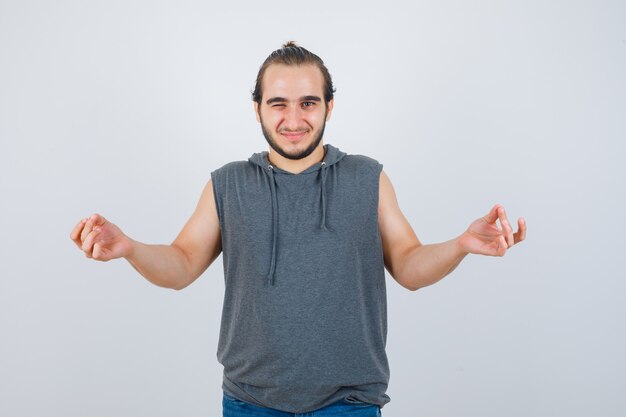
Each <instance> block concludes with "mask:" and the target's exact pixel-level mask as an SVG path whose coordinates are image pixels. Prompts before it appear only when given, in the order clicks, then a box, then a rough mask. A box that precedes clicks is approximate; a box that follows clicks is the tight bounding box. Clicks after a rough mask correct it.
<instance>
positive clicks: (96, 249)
mask: <svg viewBox="0 0 626 417" xmlns="http://www.w3.org/2000/svg"><path fill="white" fill-rule="evenodd" d="M102 255H103V251H102V241H98V242H96V243H94V245H93V252H92V257H93V259H95V260H98V261H99V260H102Z"/></svg>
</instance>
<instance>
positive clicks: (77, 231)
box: [70, 218, 87, 248]
mask: <svg viewBox="0 0 626 417" xmlns="http://www.w3.org/2000/svg"><path fill="white" fill-rule="evenodd" d="M85 223H87V219H86V218H84V219H81V220H80V221H79V222H78V223H77V224H76V226H74V228H73V229H72V232H71V233H70V239H72V240H73V241H74V243H75V244H76V246H78V247H79V248H80V245H81V241H80V240H79V239H78V237H79V236H80V234H81V232H82V230H83V228H84V227H85Z"/></svg>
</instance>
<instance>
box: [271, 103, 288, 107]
mask: <svg viewBox="0 0 626 417" xmlns="http://www.w3.org/2000/svg"><path fill="white" fill-rule="evenodd" d="M272 107H285V105H284V104H273V105H272Z"/></svg>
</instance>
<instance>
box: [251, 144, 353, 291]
mask: <svg viewBox="0 0 626 417" xmlns="http://www.w3.org/2000/svg"><path fill="white" fill-rule="evenodd" d="M268 154H269V152H267V151H264V152H257V153H255V154H252V156H251V157H250V158H248V161H249V162H250V163H252V164H254V165H258V166H259V167H261V169H262V170H263V172H264V173H265V174H266V175H267V176H268V177H269V188H270V189H269V191H270V193H269V197H270V199H271V201H272V255H271V257H270V265H269V272H268V275H267V279H268V282H269V285H271V286H273V285H274V273H275V271H276V241H277V238H278V199H277V197H276V182H275V179H274V175H276V174H285V175H301V174H308V173H311V172H314V171H319V172H318V175H320V177H321V180H320V187H321V193H320V194H321V199H322V201H321V203H322V219H321V222H320V229H322V230H329V229H328V225H327V224H326V204H327V201H326V200H327V199H326V176H327V175H328V169H329V168H330V167H331V166H332V165H334V164H336V163H337V162H339V161H341V160H342V159H343V158H344V157H345V156H346V153H345V152H342V151H340V150H339V149H337V148H335V147H334V146H332V145H328V144H327V145H324V159H323V160H322V161H321V162H317V163H316V164H313V165H312V166H310V167H309V168H307V169H305V170H304V171H302V172H300V173H298V174H293V173H291V172H288V171H285V170H283V169H280V168H278V167H276V166H273V165H272V164H271V163H270V161H269V159H268Z"/></svg>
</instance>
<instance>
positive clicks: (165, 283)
mask: <svg viewBox="0 0 626 417" xmlns="http://www.w3.org/2000/svg"><path fill="white" fill-rule="evenodd" d="M70 238H71V239H72V240H73V241H74V242H75V243H76V245H78V247H79V248H80V249H81V250H82V251H83V252H84V253H85V255H86V256H87V257H89V258H93V259H95V260H100V261H108V260H111V259H115V258H122V257H123V258H125V259H126V260H127V261H128V262H129V263H130V264H131V265H132V266H133V267H134V268H135V269H136V270H137V271H138V272H139V273H140V274H141V275H143V276H144V277H145V278H146V279H147V280H148V281H150V282H152V283H153V284H155V285H158V286H161V287H166V288H173V289H177V290H180V289H183V288H185V287H186V286H188V285H189V284H191V283H192V282H193V281H195V280H196V279H197V278H198V277H199V276H200V275H201V274H202V273H203V272H204V271H205V270H206V269H207V268H208V267H209V265H210V264H211V263H212V262H213V261H214V260H215V259H216V258H217V257H218V256H219V254H220V252H221V250H222V247H221V234H220V227H219V220H218V216H217V209H216V207H215V200H214V198H213V185H212V183H211V181H209V182H208V183H207V185H206V186H205V188H204V190H203V192H202V195H201V197H200V201H199V202H198V205H197V207H196V209H195V211H194V213H193V214H192V216H191V217H190V219H189V220H188V221H187V223H186V224H185V226H184V227H183V229H182V230H181V232H180V233H179V235H178V236H177V237H176V239H175V240H174V242H172V244H170V245H148V244H144V243H141V242H138V241H135V240H133V239H131V238H129V237H128V236H126V235H125V234H124V233H123V232H122V231H121V230H120V229H119V228H118V227H117V226H116V225H114V224H113V223H111V222H109V221H108V220H106V219H105V218H104V217H102V216H100V215H98V214H94V215H92V216H90V217H89V218H87V219H83V220H81V221H80V222H79V223H78V224H77V225H76V227H75V228H74V230H72V233H71V234H70Z"/></svg>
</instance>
